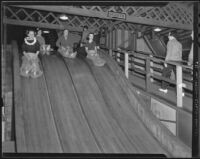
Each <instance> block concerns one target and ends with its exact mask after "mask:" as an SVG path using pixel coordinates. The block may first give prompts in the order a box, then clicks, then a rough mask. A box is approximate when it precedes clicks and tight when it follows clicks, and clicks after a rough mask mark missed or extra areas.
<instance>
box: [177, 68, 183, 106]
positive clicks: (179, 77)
mask: <svg viewBox="0 0 200 159" xmlns="http://www.w3.org/2000/svg"><path fill="white" fill-rule="evenodd" d="M182 93H183V87H182V67H181V66H179V65H176V94H177V97H176V98H177V106H178V107H182V106H183V97H182Z"/></svg>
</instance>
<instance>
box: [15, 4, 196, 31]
mask: <svg viewBox="0 0 200 159" xmlns="http://www.w3.org/2000/svg"><path fill="white" fill-rule="evenodd" d="M14 6H15V7H22V8H31V9H37V10H45V11H51V12H60V13H68V14H75V15H80V16H89V17H97V18H103V19H114V18H109V17H107V12H99V11H92V10H86V9H80V8H73V7H72V6H48V5H14ZM126 16H127V18H126V20H121V21H126V22H132V23H139V24H146V25H153V26H161V27H167V28H176V29H184V30H192V28H193V26H192V24H191V25H190V24H185V25H183V24H178V23H170V22H164V21H159V20H154V19H147V18H142V17H134V16H129V15H126ZM115 20H116V19H115Z"/></svg>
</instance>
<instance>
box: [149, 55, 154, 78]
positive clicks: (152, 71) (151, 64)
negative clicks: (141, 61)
mask: <svg viewBox="0 0 200 159" xmlns="http://www.w3.org/2000/svg"><path fill="white" fill-rule="evenodd" d="M149 56H150V59H151V57H153V55H151V54H150V55H149ZM153 65H154V64H153V61H152V60H150V73H154V70H153V68H151V67H153ZM150 81H151V82H154V79H153V78H150Z"/></svg>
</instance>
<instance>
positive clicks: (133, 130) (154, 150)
mask: <svg viewBox="0 0 200 159" xmlns="http://www.w3.org/2000/svg"><path fill="white" fill-rule="evenodd" d="M86 61H87V62H86V63H87V65H88V68H89V69H90V71H91V73H92V75H93V77H94V78H95V81H96V83H97V85H98V88H99V89H100V91H101V94H102V96H103V99H104V101H105V103H106V105H105V106H102V107H103V108H102V109H105V111H107V112H109V114H110V117H111V118H113V119H114V120H115V121H116V122H117V125H118V127H120V129H121V130H122V131H123V133H124V134H125V135H126V137H127V138H128V140H129V141H130V142H131V144H132V145H133V147H132V148H133V150H132V151H133V152H136V153H148V154H159V153H160V154H165V155H166V156H169V153H168V152H167V151H166V150H164V148H162V146H161V145H160V144H159V142H158V141H157V140H156V139H155V138H154V137H153V136H152V135H151V133H150V132H149V131H148V129H147V128H146V127H144V125H143V124H142V121H141V120H140V118H139V117H138V115H137V114H136V112H134V111H133V109H131V108H130V106H131V103H130V101H129V99H128V97H127V96H126V93H125V92H124V91H123V89H122V88H121V87H120V85H119V83H118V80H117V77H116V76H115V74H114V73H113V72H112V70H111V69H110V68H109V66H108V65H107V64H106V65H105V66H104V67H95V66H94V65H93V64H92V63H91V62H90V61H89V60H86Z"/></svg>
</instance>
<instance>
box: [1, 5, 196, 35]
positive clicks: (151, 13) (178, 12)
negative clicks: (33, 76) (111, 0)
mask: <svg viewBox="0 0 200 159" xmlns="http://www.w3.org/2000/svg"><path fill="white" fill-rule="evenodd" d="M108 11H112V12H118V13H125V14H126V20H123V19H122V20H119V19H115V18H110V17H108V15H107V14H108ZM61 13H66V14H67V16H68V18H69V19H68V20H67V21H61V20H60V19H59V18H58V17H59V15H60V14H61ZM192 17H193V10H192V7H190V9H189V8H186V7H185V5H182V4H181V3H175V2H170V3H168V5H166V6H164V7H151V6H148V7H136V6H48V5H43V6H42V5H37V6H36V5H21V6H20V5H12V6H11V5H10V6H9V5H6V6H4V17H3V22H4V23H5V24H15V25H26V26H34V27H43V28H52V29H64V28H68V29H69V30H72V31H81V30H82V26H84V25H87V26H89V28H90V29H91V30H99V29H100V28H101V27H107V28H109V29H112V28H115V29H123V30H139V31H142V32H143V31H145V30H148V29H149V30H151V29H152V27H154V26H161V27H163V28H174V29H175V28H176V29H181V30H191V29H192V26H193V25H192V23H193V18H192ZM149 26H150V27H149Z"/></svg>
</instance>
